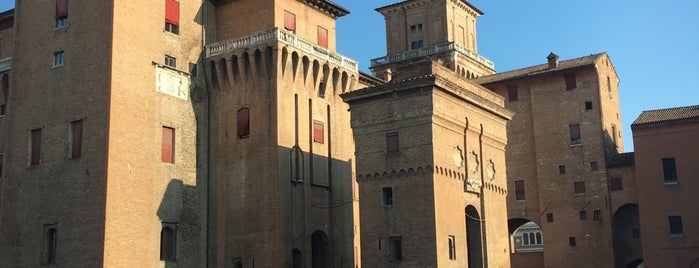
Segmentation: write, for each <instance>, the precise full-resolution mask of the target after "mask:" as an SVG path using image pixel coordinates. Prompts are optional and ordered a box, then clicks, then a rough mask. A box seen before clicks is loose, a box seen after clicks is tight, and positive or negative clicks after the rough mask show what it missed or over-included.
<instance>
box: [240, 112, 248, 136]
mask: <svg viewBox="0 0 699 268" xmlns="http://www.w3.org/2000/svg"><path fill="white" fill-rule="evenodd" d="M249 136H250V109H248V108H243V109H240V110H238V137H239V138H247V137H249Z"/></svg>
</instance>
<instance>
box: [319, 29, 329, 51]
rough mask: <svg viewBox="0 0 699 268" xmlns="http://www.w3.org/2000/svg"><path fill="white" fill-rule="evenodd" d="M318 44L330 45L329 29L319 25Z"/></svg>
mask: <svg viewBox="0 0 699 268" xmlns="http://www.w3.org/2000/svg"><path fill="white" fill-rule="evenodd" d="M318 45H319V46H322V47H325V48H327V47H328V30H327V29H325V28H323V27H320V26H318Z"/></svg>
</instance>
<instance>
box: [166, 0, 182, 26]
mask: <svg viewBox="0 0 699 268" xmlns="http://www.w3.org/2000/svg"><path fill="white" fill-rule="evenodd" d="M165 31H167V32H171V33H174V34H179V33H180V3H179V2H177V1H175V0H165Z"/></svg>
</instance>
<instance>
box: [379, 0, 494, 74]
mask: <svg viewBox="0 0 699 268" xmlns="http://www.w3.org/2000/svg"><path fill="white" fill-rule="evenodd" d="M376 11H378V12H380V13H381V14H382V15H383V16H384V17H385V19H386V43H387V44H386V46H387V55H386V56H384V57H381V58H377V59H373V60H372V61H371V70H372V72H373V73H374V75H376V76H378V77H381V78H384V79H387V78H388V76H387V75H389V76H393V77H392V78H400V77H396V76H395V75H392V74H396V70H395V69H394V68H395V67H397V66H399V65H404V64H405V63H406V62H409V61H411V60H419V59H423V58H425V57H429V58H432V59H434V60H437V61H439V62H440V63H441V64H442V65H444V66H445V67H447V68H449V69H450V70H452V71H455V72H456V73H457V74H459V75H461V76H463V77H466V78H475V77H479V76H483V75H489V74H493V73H495V66H494V64H493V62H491V61H489V60H488V59H486V58H484V57H483V56H481V55H479V54H478V45H477V43H478V42H477V39H476V38H477V37H476V19H477V18H478V17H479V16H481V15H483V12H481V11H480V10H478V9H477V8H476V7H474V6H473V5H471V4H470V3H468V2H466V1H464V0H407V1H401V2H398V3H395V4H391V5H388V6H384V7H380V8H377V9H376ZM387 80H390V79H387Z"/></svg>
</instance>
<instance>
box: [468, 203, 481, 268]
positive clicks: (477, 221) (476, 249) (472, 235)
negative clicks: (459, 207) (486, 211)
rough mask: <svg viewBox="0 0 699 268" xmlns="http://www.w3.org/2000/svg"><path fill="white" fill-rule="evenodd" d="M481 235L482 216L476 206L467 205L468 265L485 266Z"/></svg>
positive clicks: (478, 267) (476, 267) (471, 267)
mask: <svg viewBox="0 0 699 268" xmlns="http://www.w3.org/2000/svg"><path fill="white" fill-rule="evenodd" d="M482 241H483V240H482V237H481V217H480V215H479V214H478V211H477V210H476V208H475V207H474V206H471V205H469V206H467V207H466V247H467V249H468V267H469V268H480V267H483V242H482Z"/></svg>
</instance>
